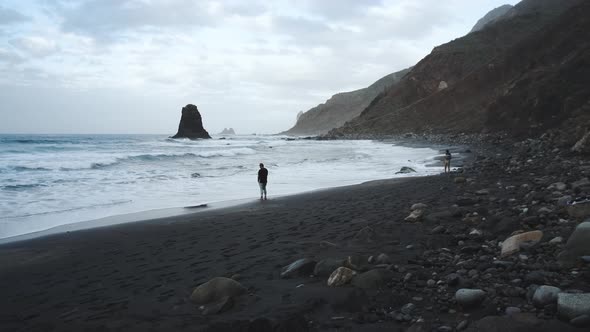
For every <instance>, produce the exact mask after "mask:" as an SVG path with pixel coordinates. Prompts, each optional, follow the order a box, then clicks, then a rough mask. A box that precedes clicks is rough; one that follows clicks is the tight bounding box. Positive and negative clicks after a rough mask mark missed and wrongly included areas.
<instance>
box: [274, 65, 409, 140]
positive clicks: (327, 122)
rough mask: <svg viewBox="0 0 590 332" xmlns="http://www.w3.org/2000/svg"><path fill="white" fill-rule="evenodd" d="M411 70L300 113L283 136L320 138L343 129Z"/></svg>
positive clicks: (346, 93) (335, 96)
mask: <svg viewBox="0 0 590 332" xmlns="http://www.w3.org/2000/svg"><path fill="white" fill-rule="evenodd" d="M408 71H409V70H408V69H405V70H402V71H399V72H396V73H393V74H389V75H387V76H385V77H383V78H381V79H379V80H378V81H377V82H375V83H373V84H371V85H370V86H369V87H367V88H364V89H359V90H355V91H351V92H343V93H338V94H335V95H334V96H332V98H330V99H328V100H327V101H326V103H324V104H320V105H318V106H316V107H314V108H312V109H310V110H308V111H307V112H305V113H301V112H300V113H299V114H298V115H297V123H296V124H295V126H294V127H293V128H291V129H289V130H287V131H285V132H283V133H281V134H285V135H320V134H325V133H327V132H328V131H329V130H331V129H334V128H337V127H340V126H342V125H343V124H344V123H345V122H346V121H349V120H352V119H353V118H355V117H356V116H358V115H359V114H360V113H361V112H362V111H363V110H364V109H365V108H366V107H367V106H368V105H369V104H370V103H371V101H372V100H373V99H374V98H375V97H376V96H377V95H378V94H379V93H382V92H383V91H385V90H386V89H387V88H389V87H391V86H392V85H394V84H396V83H397V82H399V80H400V79H401V78H402V77H403V76H404V75H405V74H406V73H407V72H408Z"/></svg>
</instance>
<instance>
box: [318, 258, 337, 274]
mask: <svg viewBox="0 0 590 332" xmlns="http://www.w3.org/2000/svg"><path fill="white" fill-rule="evenodd" d="M342 265H344V260H343V259H333V258H327V259H322V260H321V261H319V262H318V263H317V264H316V265H315V268H314V269H313V274H314V275H316V276H318V277H327V276H329V275H330V274H332V272H334V270H336V269H337V268H339V267H341V266H342Z"/></svg>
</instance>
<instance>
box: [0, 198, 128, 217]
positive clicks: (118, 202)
mask: <svg viewBox="0 0 590 332" xmlns="http://www.w3.org/2000/svg"><path fill="white" fill-rule="evenodd" d="M131 202H133V200H130V199H127V200H119V201H113V202H109V203H102V204H94V205H89V206H78V207H73V208H70V209H63V210H55V211H45V212H38V213H28V214H19V215H9V216H3V218H24V217H31V216H41V215H47V214H57V213H64V212H72V211H78V210H85V209H92V208H99V207H106V206H114V205H121V204H125V203H131Z"/></svg>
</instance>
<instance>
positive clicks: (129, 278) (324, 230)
mask: <svg viewBox="0 0 590 332" xmlns="http://www.w3.org/2000/svg"><path fill="white" fill-rule="evenodd" d="M527 158H528V156H527V155H525V154H518V153H517V151H516V150H514V151H511V152H510V153H508V154H503V155H502V154H500V155H497V154H496V152H490V151H487V150H481V151H477V152H474V156H473V158H472V161H471V162H470V163H469V164H468V165H467V166H466V167H465V169H464V170H463V172H462V173H454V174H452V175H447V174H441V175H438V176H430V177H419V178H410V179H401V180H382V181H374V182H369V183H365V184H361V185H356V186H349V187H341V188H335V189H329V190H323V191H318V192H312V193H307V194H302V195H295V196H289V197H283V198H276V199H269V200H268V201H261V202H256V203H253V204H246V205H241V206H237V207H233V208H227V209H223V210H215V211H209V212H207V211H205V212H201V213H197V214H191V215H185V216H179V217H173V218H164V219H158V220H153V221H146V222H139V223H132V224H123V225H118V226H112V227H105V228H99V229H91V230H84V231H77V232H70V233H65V234H58V235H52V236H48V237H44V238H39V239H33V240H28V241H23V242H17V243H13V244H7V245H3V246H0V257H1V258H0V280H1V282H2V292H1V295H0V330H2V331H201V330H208V331H272V330H276V331H326V330H328V331H329V330H331V331H357V330H361V331H404V330H406V329H408V328H410V329H412V331H431V330H435V331H437V330H438V331H452V330H455V329H460V330H462V329H465V328H468V329H469V330H471V331H496V330H497V329H495V328H500V327H502V329H503V331H528V330H531V329H535V330H537V331H555V330H557V329H559V330H561V331H569V330H577V329H575V328H574V327H572V326H571V325H568V324H566V323H563V322H561V321H559V320H557V319H556V318H555V317H556V309H555V305H553V307H546V308H540V309H539V308H535V307H534V306H532V305H530V304H529V303H527V294H526V293H527V289H528V288H527V287H530V285H532V284H545V283H547V284H554V285H555V286H560V287H562V288H566V289H578V290H580V291H585V292H588V291H590V283H589V280H590V279H589V278H590V271H589V268H588V265H576V267H575V268H574V270H571V269H568V270H563V269H560V268H559V267H558V266H557V264H556V256H557V253H558V252H559V251H560V250H561V249H563V244H562V243H559V244H555V245H554V244H548V241H549V240H551V239H553V238H555V237H557V236H562V237H563V238H564V239H566V240H567V237H568V236H569V234H570V233H571V232H572V230H573V228H574V227H575V225H576V223H577V222H578V221H580V220H575V219H573V218H568V217H567V216H566V214H565V211H563V210H560V209H559V208H558V207H557V206H556V205H555V203H554V202H553V200H552V198H551V197H553V195H554V193H551V192H546V191H543V190H544V189H543V188H546V187H547V186H548V185H549V184H551V183H553V182H556V181H558V180H560V181H564V182H565V183H570V182H571V179H578V178H579V177H582V176H584V174H582V173H583V172H585V170H587V168H583V167H584V166H586V167H587V166H588V165H587V161H586V163H584V162H579V163H578V166H576V167H574V168H572V167H570V168H569V173H568V174H567V175H565V173H561V170H560V169H557V168H559V167H562V166H560V165H561V164H560V163H555V164H551V163H550V164H549V165H547V164H546V163H545V164H530V163H529V164H526V160H527ZM514 162H516V165H517V166H518V165H521V164H522V165H524V167H522V168H518V167H515V166H514V165H515V164H514ZM576 162H578V161H576ZM552 165H553V166H554V167H555V168H556V169H555V170H551V168H550V167H549V168H548V167H547V166H552ZM570 166H571V165H570ZM539 179H541V180H539ZM524 184H526V186H524ZM482 190H484V191H482ZM535 190H537V191H535ZM568 190H569V189H568ZM531 191H535V192H537V193H539V192H540V193H542V194H541V195H537V196H538V197H537V196H535V198H536V202H534V203H533V202H532V201H531V200H529V199H528V198H527V194H529V193H530V192H531ZM570 191H571V190H570ZM564 194H565V193H564ZM549 196H551V197H549ZM415 203H424V204H426V205H427V206H428V208H427V210H426V211H427V213H426V214H425V215H424V217H423V218H421V219H420V220H419V221H417V222H407V221H404V218H405V217H407V216H408V214H410V207H411V206H412V205H413V204H415ZM520 204H525V205H529V206H531V209H530V213H529V214H528V215H527V217H531V218H528V219H526V218H524V217H522V212H521V211H520V209H519V208H517V207H519V206H520ZM533 206H534V208H533ZM540 206H550V207H552V208H553V210H552V211H551V212H550V213H542V214H539V213H537V212H535V211H537V210H538V207H540ZM565 219H567V221H560V220H565ZM532 229H540V230H542V231H543V232H544V236H543V240H542V243H541V244H539V245H537V246H533V247H531V248H528V249H526V251H524V254H525V255H526V256H527V257H526V259H523V257H521V256H519V255H518V254H515V255H512V256H510V257H505V258H502V259H501V261H505V262H507V263H502V264H496V263H494V262H496V261H500V258H499V250H500V249H499V247H498V241H502V240H504V239H505V238H506V237H508V236H509V235H510V234H511V233H512V232H513V231H516V230H525V231H526V230H532ZM473 230H477V232H473ZM381 253H385V254H386V255H387V256H388V258H387V259H386V262H382V263H383V264H382V265H377V264H376V262H375V260H374V259H369V258H368V257H369V256H374V257H376V256H377V255H379V254H381ZM349 256H351V258H350V260H352V261H359V262H362V264H360V265H362V266H359V267H358V270H359V271H358V272H359V274H360V273H361V272H362V271H364V270H374V269H377V268H380V269H381V270H387V271H388V272H387V277H384V278H382V279H383V280H376V281H375V283H373V284H372V285H374V287H373V286H369V287H364V286H363V285H362V284H355V285H345V286H341V287H328V286H327V285H326V281H327V277H325V276H322V277H319V276H310V275H309V274H305V275H301V276H295V277H292V278H281V277H280V273H281V268H282V267H284V266H286V265H288V264H290V263H292V262H294V261H295V260H297V259H300V258H311V259H313V260H315V261H320V260H322V259H328V258H333V259H340V260H346V259H348V257H349ZM369 261H370V263H369ZM572 271H574V272H575V273H573V272H572ZM532 272H535V273H537V274H538V275H537V277H536V278H535V277H534V276H533V277H530V278H529V275H530V274H531V273H532ZM453 274H455V276H451V277H449V275H453ZM214 277H228V278H229V277H232V278H234V279H236V280H237V281H239V282H240V283H241V284H242V285H243V286H244V287H246V288H247V290H248V291H247V294H244V295H241V296H239V297H237V298H235V301H234V304H233V306H232V307H231V308H229V310H227V311H225V312H222V313H219V314H216V315H203V314H201V312H200V309H199V306H198V305H195V304H193V303H191V301H190V299H189V297H190V295H191V292H192V291H193V289H194V288H195V287H196V286H198V285H200V284H202V283H204V282H207V281H208V280H210V279H211V278H214ZM357 277H358V276H357ZM450 278H451V279H452V278H455V279H456V280H455V279H453V280H451V279H450ZM515 279H518V281H515ZM455 281H456V282H455ZM467 287H468V288H481V289H484V290H485V291H486V294H487V296H486V299H485V301H484V302H483V304H481V306H476V307H474V308H466V307H463V306H460V305H458V304H457V303H456V301H455V300H454V299H453V295H454V294H455V291H456V290H457V289H459V288H467ZM408 303H412V306H409V307H408V306H407V304H408ZM506 307H518V308H519V310H520V311H522V313H521V314H517V315H514V316H511V317H512V318H510V317H508V316H506V315H505V314H504V310H505V308H506ZM404 308H405V309H404ZM490 315H491V316H493V317H492V318H491V321H489V322H488V321H486V320H485V319H484V320H482V321H479V320H480V319H481V318H483V317H485V316H490ZM478 324H479V325H478Z"/></svg>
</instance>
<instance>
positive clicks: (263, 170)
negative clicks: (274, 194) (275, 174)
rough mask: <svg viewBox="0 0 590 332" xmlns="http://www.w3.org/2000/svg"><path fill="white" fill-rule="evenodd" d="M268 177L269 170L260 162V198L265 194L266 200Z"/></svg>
mask: <svg viewBox="0 0 590 332" xmlns="http://www.w3.org/2000/svg"><path fill="white" fill-rule="evenodd" d="M267 179H268V170H267V169H266V168H264V164H263V163H260V169H259V170H258V185H259V186H260V199H262V195H263V194H264V200H266V182H267Z"/></svg>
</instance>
